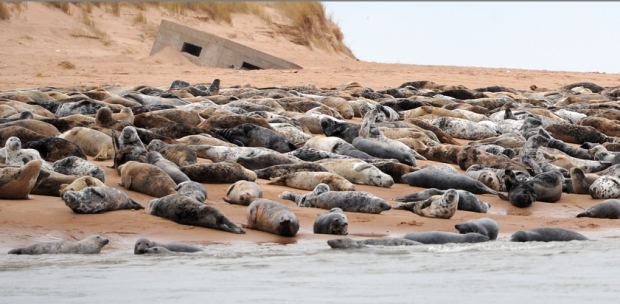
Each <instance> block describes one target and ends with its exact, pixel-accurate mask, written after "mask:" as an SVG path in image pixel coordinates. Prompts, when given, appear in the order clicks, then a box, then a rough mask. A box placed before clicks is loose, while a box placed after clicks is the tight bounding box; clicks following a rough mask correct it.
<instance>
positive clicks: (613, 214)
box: [577, 199, 620, 219]
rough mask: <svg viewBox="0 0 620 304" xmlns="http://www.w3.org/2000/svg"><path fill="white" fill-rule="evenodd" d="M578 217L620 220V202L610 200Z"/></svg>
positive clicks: (592, 207)
mask: <svg viewBox="0 0 620 304" xmlns="http://www.w3.org/2000/svg"><path fill="white" fill-rule="evenodd" d="M577 217H593V218H607V219H620V200H617V199H609V200H606V201H604V202H600V203H596V204H594V205H592V206H591V207H590V208H588V210H586V211H584V212H582V213H579V214H577Z"/></svg>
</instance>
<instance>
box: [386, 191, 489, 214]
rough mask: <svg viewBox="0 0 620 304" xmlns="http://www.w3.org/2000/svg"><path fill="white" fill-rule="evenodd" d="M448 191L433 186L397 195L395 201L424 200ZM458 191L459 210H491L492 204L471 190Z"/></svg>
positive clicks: (485, 211) (479, 211)
mask: <svg viewBox="0 0 620 304" xmlns="http://www.w3.org/2000/svg"><path fill="white" fill-rule="evenodd" d="M446 191H448V190H439V189H437V188H431V189H426V190H423V191H420V192H417V193H412V194H409V195H405V196H401V197H397V198H395V199H393V201H396V202H416V201H424V200H427V199H429V198H431V196H433V195H443V194H444V193H445V192H446ZM456 192H457V193H458V194H459V203H458V207H457V209H458V210H463V211H471V212H478V213H487V211H489V208H491V204H489V203H485V202H482V201H480V200H479V199H478V197H476V196H475V195H474V194H472V193H471V192H469V191H465V190H456Z"/></svg>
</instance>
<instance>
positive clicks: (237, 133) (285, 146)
mask: <svg viewBox="0 0 620 304" xmlns="http://www.w3.org/2000/svg"><path fill="white" fill-rule="evenodd" d="M212 131H214V132H215V133H217V134H218V135H220V136H222V137H224V138H225V139H226V140H228V141H229V142H231V143H233V144H237V145H239V146H245V147H265V148H269V149H272V150H275V151H278V152H280V153H286V152H290V151H293V150H295V149H297V147H295V145H294V144H293V143H292V142H291V141H290V140H289V139H288V138H286V136H284V135H282V134H280V133H277V132H275V131H272V130H269V129H267V128H263V127H260V126H257V125H253V124H249V123H245V124H242V125H239V126H236V127H234V128H229V129H213V130H212Z"/></svg>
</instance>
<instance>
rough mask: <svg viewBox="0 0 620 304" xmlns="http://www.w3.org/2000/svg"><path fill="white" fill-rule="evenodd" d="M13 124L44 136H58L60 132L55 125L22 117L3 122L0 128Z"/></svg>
mask: <svg viewBox="0 0 620 304" xmlns="http://www.w3.org/2000/svg"><path fill="white" fill-rule="evenodd" d="M12 126H17V127H22V128H26V129H28V130H30V131H32V132H35V133H38V134H41V135H43V136H44V137H50V136H58V135H59V134H60V132H59V131H58V129H56V127H54V126H53V125H51V124H49V123H46V122H43V121H40V120H35V119H21V120H17V121H11V122H7V123H3V124H1V125H0V129H3V128H7V127H12Z"/></svg>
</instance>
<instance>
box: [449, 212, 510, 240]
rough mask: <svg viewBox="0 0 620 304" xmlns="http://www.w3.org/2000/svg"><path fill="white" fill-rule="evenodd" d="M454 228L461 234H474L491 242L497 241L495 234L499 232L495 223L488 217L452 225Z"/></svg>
mask: <svg viewBox="0 0 620 304" xmlns="http://www.w3.org/2000/svg"><path fill="white" fill-rule="evenodd" d="M454 228H456V230H458V231H459V232H460V233H461V234H466V233H472V232H475V233H480V234H482V235H486V236H488V237H489V239H490V240H492V241H493V240H496V239H497V233H498V232H499V225H498V224H497V222H496V221H495V220H494V219H490V218H488V217H483V218H481V219H476V220H469V221H467V222H465V223H461V224H456V225H454Z"/></svg>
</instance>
